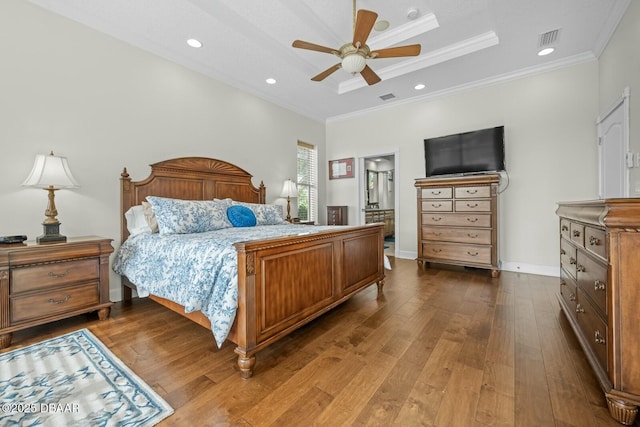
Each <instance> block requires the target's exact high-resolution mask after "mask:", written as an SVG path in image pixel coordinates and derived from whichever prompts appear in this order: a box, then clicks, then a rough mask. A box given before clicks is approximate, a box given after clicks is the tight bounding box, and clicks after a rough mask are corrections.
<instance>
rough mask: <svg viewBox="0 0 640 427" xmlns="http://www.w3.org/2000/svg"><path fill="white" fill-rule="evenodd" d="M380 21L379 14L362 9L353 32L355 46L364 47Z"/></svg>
mask: <svg viewBox="0 0 640 427" xmlns="http://www.w3.org/2000/svg"><path fill="white" fill-rule="evenodd" d="M376 19H378V14H377V13H375V12H372V11H370V10H365V9H360V10H359V11H358V17H357V19H356V25H355V28H354V30H353V45H354V46H355V47H360V46H364V44H365V43H366V42H367V39H368V38H369V34H370V33H371V30H372V29H373V25H374V24H375V23H376Z"/></svg>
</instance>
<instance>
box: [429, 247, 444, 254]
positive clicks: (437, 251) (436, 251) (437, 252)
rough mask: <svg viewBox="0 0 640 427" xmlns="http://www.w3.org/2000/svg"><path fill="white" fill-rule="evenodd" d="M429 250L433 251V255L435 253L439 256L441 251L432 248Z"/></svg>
mask: <svg viewBox="0 0 640 427" xmlns="http://www.w3.org/2000/svg"><path fill="white" fill-rule="evenodd" d="M431 250H432V251H433V253H436V254H439V253H440V252H442V249H436V248H433V249H431Z"/></svg>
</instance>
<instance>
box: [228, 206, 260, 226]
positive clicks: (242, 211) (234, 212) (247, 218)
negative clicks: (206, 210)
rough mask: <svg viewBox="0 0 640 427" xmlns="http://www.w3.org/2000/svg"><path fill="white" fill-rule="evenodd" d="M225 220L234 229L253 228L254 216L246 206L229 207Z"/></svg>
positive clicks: (254, 223)
mask: <svg viewBox="0 0 640 427" xmlns="http://www.w3.org/2000/svg"><path fill="white" fill-rule="evenodd" d="M227 218H229V221H230V222H231V224H233V226H234V227H254V226H255V225H256V222H257V221H256V216H255V215H254V213H253V211H252V210H251V209H249V208H248V207H246V206H240V205H235V206H229V207H228V208H227Z"/></svg>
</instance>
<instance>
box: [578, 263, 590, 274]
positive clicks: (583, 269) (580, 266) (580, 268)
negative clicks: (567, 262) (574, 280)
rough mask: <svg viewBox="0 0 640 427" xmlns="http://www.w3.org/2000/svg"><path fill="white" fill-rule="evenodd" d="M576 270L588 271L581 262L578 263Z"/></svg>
mask: <svg viewBox="0 0 640 427" xmlns="http://www.w3.org/2000/svg"><path fill="white" fill-rule="evenodd" d="M576 270H578V271H580V272H582V273H584V272H585V271H587V269H586V268H584V266H583V265H580V264H578V265H577V266H576Z"/></svg>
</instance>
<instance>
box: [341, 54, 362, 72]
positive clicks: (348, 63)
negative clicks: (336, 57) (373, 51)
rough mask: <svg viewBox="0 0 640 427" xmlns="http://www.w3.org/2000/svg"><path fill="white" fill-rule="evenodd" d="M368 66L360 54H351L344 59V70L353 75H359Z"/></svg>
mask: <svg viewBox="0 0 640 427" xmlns="http://www.w3.org/2000/svg"><path fill="white" fill-rule="evenodd" d="M366 65H367V59H366V58H365V57H364V55H362V54H361V53H359V52H354V53H350V54H348V55H345V56H344V58H342V69H343V70H345V71H346V72H348V73H351V74H355V73H359V72H360V71H362V70H364V67H365V66H366Z"/></svg>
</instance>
